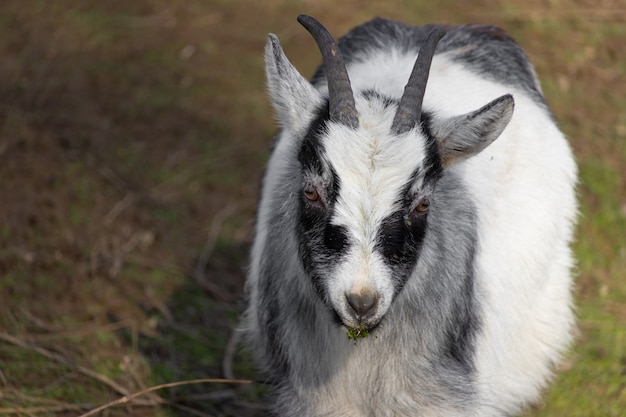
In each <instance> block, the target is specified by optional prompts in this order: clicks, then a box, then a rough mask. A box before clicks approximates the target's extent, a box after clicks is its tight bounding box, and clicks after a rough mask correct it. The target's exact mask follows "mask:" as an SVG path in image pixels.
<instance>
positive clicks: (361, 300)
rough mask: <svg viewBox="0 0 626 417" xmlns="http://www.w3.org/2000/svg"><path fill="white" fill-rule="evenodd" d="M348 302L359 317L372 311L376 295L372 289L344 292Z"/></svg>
mask: <svg viewBox="0 0 626 417" xmlns="http://www.w3.org/2000/svg"><path fill="white" fill-rule="evenodd" d="M346 299H347V300H348V304H350V307H352V309H353V310H354V312H355V313H356V314H357V316H358V317H359V318H364V317H365V316H367V315H368V313H370V312H371V311H373V309H374V307H375V306H376V302H377V301H378V295H377V294H376V293H375V292H373V291H361V292H360V293H348V294H346Z"/></svg>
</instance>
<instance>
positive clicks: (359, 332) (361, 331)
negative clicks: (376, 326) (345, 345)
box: [348, 324, 370, 345]
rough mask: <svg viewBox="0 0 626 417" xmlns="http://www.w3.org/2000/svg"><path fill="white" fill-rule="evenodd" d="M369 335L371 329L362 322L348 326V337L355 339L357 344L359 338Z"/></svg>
mask: <svg viewBox="0 0 626 417" xmlns="http://www.w3.org/2000/svg"><path fill="white" fill-rule="evenodd" d="M369 335H370V332H369V330H368V329H367V328H366V327H365V326H364V325H362V324H359V326H358V327H348V339H350V340H353V341H354V344H355V345H356V341H357V340H358V339H362V338H364V337H367V336H369Z"/></svg>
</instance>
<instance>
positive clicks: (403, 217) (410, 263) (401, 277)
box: [376, 210, 427, 292]
mask: <svg viewBox="0 0 626 417" xmlns="http://www.w3.org/2000/svg"><path fill="white" fill-rule="evenodd" d="M426 218H427V214H424V215H422V216H416V217H415V218H414V219H412V220H409V219H408V217H407V212H406V211H405V210H400V211H397V212H395V213H393V214H391V215H390V216H388V217H387V218H386V219H385V220H383V222H382V224H381V226H380V229H379V231H378V236H377V242H376V246H377V248H378V249H379V250H380V252H381V253H382V255H383V258H384V260H385V262H386V263H387V265H389V266H390V267H391V269H392V270H393V282H394V287H395V289H396V292H399V291H400V290H401V289H402V287H403V286H404V284H405V283H406V280H407V279H408V278H409V276H410V274H411V272H412V271H413V268H414V267H415V263H416V262H417V258H418V256H419V252H420V249H421V246H422V241H423V240H424V236H425V235H426Z"/></svg>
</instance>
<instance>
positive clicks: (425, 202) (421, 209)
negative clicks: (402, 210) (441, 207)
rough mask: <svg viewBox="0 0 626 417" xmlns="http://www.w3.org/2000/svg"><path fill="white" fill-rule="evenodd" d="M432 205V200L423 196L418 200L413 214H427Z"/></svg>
mask: <svg viewBox="0 0 626 417" xmlns="http://www.w3.org/2000/svg"><path fill="white" fill-rule="evenodd" d="M429 207H430V200H429V199H428V198H422V199H420V201H418V203H417V205H416V206H415V208H414V209H413V215H421V214H426V212H427V211H428V208H429Z"/></svg>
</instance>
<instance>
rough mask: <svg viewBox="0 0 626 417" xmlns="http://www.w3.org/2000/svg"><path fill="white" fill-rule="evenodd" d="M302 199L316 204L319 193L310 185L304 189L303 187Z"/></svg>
mask: <svg viewBox="0 0 626 417" xmlns="http://www.w3.org/2000/svg"><path fill="white" fill-rule="evenodd" d="M304 197H306V199H307V200H309V201H310V202H312V203H316V202H318V201H319V199H320V195H319V193H318V192H317V190H316V189H315V187H313V186H311V185H307V186H306V187H304Z"/></svg>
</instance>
